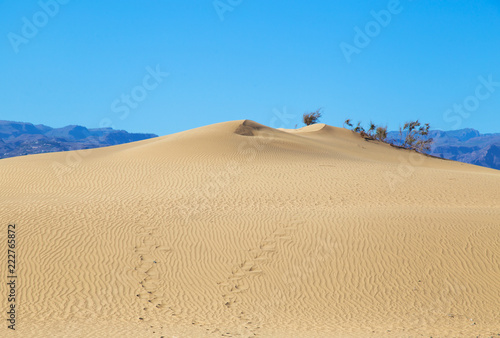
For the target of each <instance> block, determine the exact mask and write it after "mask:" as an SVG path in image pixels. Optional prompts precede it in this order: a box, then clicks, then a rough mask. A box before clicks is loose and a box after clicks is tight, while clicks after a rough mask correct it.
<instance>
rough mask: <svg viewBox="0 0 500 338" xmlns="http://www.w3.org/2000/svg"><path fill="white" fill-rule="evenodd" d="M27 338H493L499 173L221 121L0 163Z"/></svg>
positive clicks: (1, 290) (334, 136)
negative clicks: (136, 139) (13, 235)
mask: <svg viewBox="0 0 500 338" xmlns="http://www.w3.org/2000/svg"><path fill="white" fill-rule="evenodd" d="M0 173H1V175H0V188H1V194H2V197H1V200H0V220H1V222H0V223H1V225H2V228H1V230H0V252H2V253H3V254H2V257H1V259H2V260H3V261H2V267H6V266H7V254H6V253H7V225H8V224H9V222H12V223H15V224H16V229H17V230H16V240H17V247H16V252H17V262H16V264H17V265H16V268H17V275H18V280H17V300H16V309H17V321H16V331H15V333H13V332H11V330H8V329H7V322H6V321H5V319H6V318H7V314H6V311H7V310H6V309H7V306H8V303H7V299H6V295H7V294H8V287H7V284H6V272H5V269H4V268H2V276H1V278H0V281H1V283H0V294H1V295H2V296H1V300H2V309H3V310H2V313H3V315H2V323H3V324H1V327H0V336H1V337H8V336H14V335H16V336H19V337H104V336H108V337H161V336H164V337H198V336H208V337H222V336H226V337H229V336H230V337H253V336H260V337H369V336H373V337H378V336H394V337H419V336H424V337H429V336H434V337H445V336H449V337H457V336H466V337H471V336H481V337H490V336H497V335H499V334H500V305H499V304H500V263H499V262H500V172H499V171H496V170H492V169H487V168H482V167H477V166H473V165H468V164H463V163H458V162H453V161H447V160H441V159H437V158H432V157H428V156H423V155H418V154H416V153H415V152H412V151H409V150H405V149H397V148H394V147H391V146H389V145H387V144H383V143H380V142H376V141H366V140H364V139H362V138H361V137H360V136H359V135H358V134H354V133H353V132H351V131H348V130H345V129H341V128H335V127H331V126H328V125H324V124H317V125H313V126H309V127H305V128H301V129H299V130H277V129H273V128H268V127H266V126H263V125H260V124H258V123H255V122H252V121H249V120H245V121H230V122H224V123H219V124H215V125H210V126H206V127H202V128H197V129H193V130H188V131H185V132H181V133H177V134H173V135H167V136H164V137H158V138H154V139H149V140H144V141H139V142H134V143H129V144H124V145H119V146H112V147H107V148H101V149H93V150H88V151H72V152H61V153H50V154H40V155H30V156H23V157H18V158H9V159H3V160H0Z"/></svg>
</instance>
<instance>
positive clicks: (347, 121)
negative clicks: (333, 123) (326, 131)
mask: <svg viewBox="0 0 500 338" xmlns="http://www.w3.org/2000/svg"><path fill="white" fill-rule="evenodd" d="M345 126H348V127H351V128H352V123H351V119H347V120H345V121H344V128H345Z"/></svg>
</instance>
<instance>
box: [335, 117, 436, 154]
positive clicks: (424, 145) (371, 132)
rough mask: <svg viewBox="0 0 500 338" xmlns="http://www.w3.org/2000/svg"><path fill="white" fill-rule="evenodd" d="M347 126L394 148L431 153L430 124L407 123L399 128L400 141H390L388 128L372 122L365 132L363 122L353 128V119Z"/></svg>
mask: <svg viewBox="0 0 500 338" xmlns="http://www.w3.org/2000/svg"><path fill="white" fill-rule="evenodd" d="M345 125H347V126H349V127H351V128H352V129H351V130H352V131H354V132H356V133H359V134H360V135H361V136H362V137H364V138H365V139H371V140H375V139H376V140H379V141H382V142H385V143H389V144H391V145H394V146H400V147H403V148H407V149H413V150H416V151H418V152H421V153H425V152H428V151H430V150H431V145H432V142H433V139H432V138H429V137H428V136H429V129H430V125H429V123H425V124H424V125H422V124H421V123H420V122H419V121H418V120H416V121H410V122H406V123H405V124H404V126H403V127H402V128H401V127H400V128H399V136H400V137H399V140H394V139H392V140H388V139H387V126H385V127H377V125H376V124H375V123H373V122H371V121H370V125H369V128H368V130H365V129H364V128H363V127H362V126H361V122H358V124H357V125H356V127H353V125H352V123H351V119H347V120H345V122H344V126H345Z"/></svg>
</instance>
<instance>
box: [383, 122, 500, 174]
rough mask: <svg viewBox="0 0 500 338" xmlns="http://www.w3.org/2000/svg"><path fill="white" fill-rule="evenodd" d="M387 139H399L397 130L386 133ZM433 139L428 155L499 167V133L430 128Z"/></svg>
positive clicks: (469, 129)
mask: <svg viewBox="0 0 500 338" xmlns="http://www.w3.org/2000/svg"><path fill="white" fill-rule="evenodd" d="M387 137H388V139H400V135H399V132H396V131H392V132H389V133H388V134H387ZM429 137H431V138H432V139H433V143H432V147H431V151H430V153H429V154H430V155H433V156H437V157H441V158H445V159H448V160H454V161H459V162H464V163H470V164H475V165H479V166H482V167H488V168H493V169H500V133H494V134H481V133H480V132H479V131H477V130H475V129H471V128H466V129H458V130H450V131H442V130H431V131H430V132H429Z"/></svg>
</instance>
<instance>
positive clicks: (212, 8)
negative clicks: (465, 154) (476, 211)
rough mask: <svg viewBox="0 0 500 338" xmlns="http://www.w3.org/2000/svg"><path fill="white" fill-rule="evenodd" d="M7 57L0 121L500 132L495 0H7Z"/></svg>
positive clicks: (1, 47)
mask: <svg viewBox="0 0 500 338" xmlns="http://www.w3.org/2000/svg"><path fill="white" fill-rule="evenodd" d="M0 57H1V62H0V99H1V100H0V119H3V120H16V121H26V122H32V123H35V124H38V123H43V124H46V125H50V126H53V127H61V126H64V125H69V124H79V125H84V126H87V127H98V126H107V125H111V126H113V127H114V128H117V129H125V130H128V131H132V132H153V133H156V134H159V135H165V134H170V133H174V132H178V131H182V130H186V129H191V128H195V127H199V126H203V125H207V124H211V123H217V122H222V121H228V120H237V119H252V120H255V121H257V122H260V123H262V124H266V125H270V126H273V127H286V128H293V127H295V124H298V125H299V126H301V121H300V120H301V116H302V114H303V113H304V112H308V111H313V110H316V109H317V108H320V107H323V115H324V117H323V119H322V122H324V123H327V124H331V125H335V126H342V122H343V121H344V120H345V119H346V118H348V117H350V118H352V119H353V120H355V121H358V120H361V121H363V122H365V123H368V122H369V120H373V121H374V122H376V123H380V124H387V125H388V127H389V129H396V128H398V127H399V125H400V124H402V123H404V122H405V121H407V120H410V119H421V120H422V121H424V122H429V123H431V126H432V127H433V128H434V129H442V130H451V129H459V128H466V127H471V128H476V129H478V130H480V131H481V132H500V127H499V126H500V123H499V122H500V2H499V1H498V0H489V1H488V0H479V1H447V0H443V1H431V0H427V1H426V0H413V1H410V0H400V1H397V0H391V1H364V2H360V1H356V2H355V1H348V0H342V1H316V0H311V1H300V2H299V1H280V0H277V1H262V0H251V1H250V0H242V1H241V0H216V1H213V0H204V1H186V0H184V1H180V0H179V1H175V0H173V1H147V2H145V1H130V0H129V1H127V0H125V1H102V2H97V1H91V2H89V1H76V0H72V1H71V0H69V1H68V0H64V1H63V0H60V1H59V2H57V0H41V1H14V0H5V1H2V2H0Z"/></svg>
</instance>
